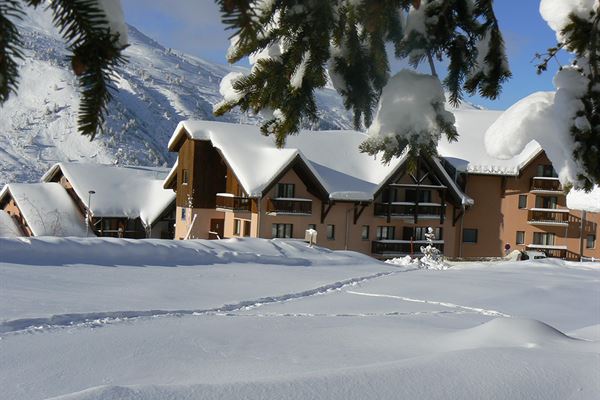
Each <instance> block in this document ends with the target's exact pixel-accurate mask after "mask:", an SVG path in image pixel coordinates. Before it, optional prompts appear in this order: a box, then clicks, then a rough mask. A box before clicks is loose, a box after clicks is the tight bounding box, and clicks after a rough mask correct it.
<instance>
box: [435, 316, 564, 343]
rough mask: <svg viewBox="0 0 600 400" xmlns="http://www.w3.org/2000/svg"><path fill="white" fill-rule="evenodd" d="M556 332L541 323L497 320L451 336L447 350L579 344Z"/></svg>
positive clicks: (525, 320)
mask: <svg viewBox="0 0 600 400" xmlns="http://www.w3.org/2000/svg"><path fill="white" fill-rule="evenodd" d="M575 340H576V339H573V338H571V337H569V336H567V335H565V334H564V333H562V332H560V331H559V330H557V329H556V328H553V327H552V326H550V325H548V324H545V323H543V322H540V321H536V320H532V319H522V318H496V319H493V320H491V321H489V322H486V323H484V324H481V325H479V326H476V327H474V328H470V329H465V330H462V331H460V332H456V333H453V334H450V335H448V337H447V338H446V339H445V341H444V345H443V346H444V347H446V348H447V349H448V350H449V351H455V350H459V349H469V348H482V347H509V346H515V347H525V348H532V347H539V346H541V345H552V346H557V345H560V344H569V343H568V342H569V341H575Z"/></svg>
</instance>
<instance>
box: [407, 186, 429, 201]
mask: <svg viewBox="0 0 600 400" xmlns="http://www.w3.org/2000/svg"><path fill="white" fill-rule="evenodd" d="M404 198H405V199H406V201H410V202H412V203H415V202H416V199H417V191H416V190H415V189H406V192H405V197H404ZM419 203H431V190H419Z"/></svg>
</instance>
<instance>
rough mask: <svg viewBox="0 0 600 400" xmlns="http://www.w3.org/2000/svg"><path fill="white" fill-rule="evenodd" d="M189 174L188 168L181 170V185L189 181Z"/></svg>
mask: <svg viewBox="0 0 600 400" xmlns="http://www.w3.org/2000/svg"><path fill="white" fill-rule="evenodd" d="M189 179H190V177H189V175H188V170H187V169H184V170H183V171H181V184H182V185H187V184H188V182H189Z"/></svg>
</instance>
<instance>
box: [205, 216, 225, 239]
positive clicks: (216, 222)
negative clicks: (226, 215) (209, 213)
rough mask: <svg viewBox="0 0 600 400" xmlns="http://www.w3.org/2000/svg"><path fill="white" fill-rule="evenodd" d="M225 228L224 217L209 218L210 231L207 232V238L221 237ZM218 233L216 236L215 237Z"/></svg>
mask: <svg viewBox="0 0 600 400" xmlns="http://www.w3.org/2000/svg"><path fill="white" fill-rule="evenodd" d="M224 230H225V220H224V219H211V220H210V233H209V234H208V238H209V239H223V232H224ZM217 235H218V237H217Z"/></svg>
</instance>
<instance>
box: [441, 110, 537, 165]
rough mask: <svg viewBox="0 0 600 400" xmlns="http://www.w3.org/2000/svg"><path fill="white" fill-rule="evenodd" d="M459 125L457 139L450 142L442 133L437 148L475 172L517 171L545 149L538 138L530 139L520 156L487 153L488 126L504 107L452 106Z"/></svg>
mask: <svg viewBox="0 0 600 400" xmlns="http://www.w3.org/2000/svg"><path fill="white" fill-rule="evenodd" d="M452 112H453V113H454V116H455V118H456V128H457V130H458V133H459V135H460V137H459V138H458V141H457V142H452V143H450V142H448V140H447V139H446V138H445V137H443V138H442V139H441V140H440V142H439V144H438V152H439V154H440V155H441V156H443V157H444V158H445V159H446V160H447V161H448V162H450V163H451V164H452V165H453V166H454V167H455V168H457V169H458V170H460V171H467V172H470V173H475V174H490V175H518V174H519V171H520V170H521V168H523V167H524V166H525V165H526V164H528V163H529V162H530V161H531V160H533V159H534V158H535V157H536V156H537V155H538V154H540V153H541V152H542V148H541V146H540V145H539V144H538V143H537V142H536V141H533V140H532V141H531V142H529V143H528V144H527V145H526V146H525V148H524V149H523V151H522V152H521V153H520V154H518V155H517V156H515V157H513V158H510V159H507V160H501V159H498V158H495V157H492V156H490V155H488V153H487V151H486V149H485V144H484V136H485V132H486V130H487V129H488V128H489V127H490V126H491V125H492V124H493V123H494V122H495V121H496V120H497V119H498V118H499V117H500V115H501V114H502V113H503V112H502V111H493V110H477V109H463V108H460V109H453V110H452Z"/></svg>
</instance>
